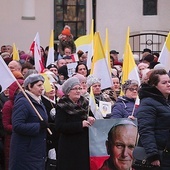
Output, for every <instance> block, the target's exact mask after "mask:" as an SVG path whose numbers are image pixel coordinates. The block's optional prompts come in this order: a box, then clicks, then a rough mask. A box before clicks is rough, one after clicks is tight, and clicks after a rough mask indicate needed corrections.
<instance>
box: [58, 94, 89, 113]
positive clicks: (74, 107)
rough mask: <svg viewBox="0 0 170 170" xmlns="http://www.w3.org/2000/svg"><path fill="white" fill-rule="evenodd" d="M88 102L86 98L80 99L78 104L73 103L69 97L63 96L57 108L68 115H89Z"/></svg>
mask: <svg viewBox="0 0 170 170" xmlns="http://www.w3.org/2000/svg"><path fill="white" fill-rule="evenodd" d="M88 105H89V104H88V101H87V100H86V99H85V98H84V97H82V96H81V97H80V99H79V100H78V102H77V103H73V102H72V101H71V99H69V97H68V96H63V97H62V98H61V99H60V100H59V102H58V103H57V107H59V108H61V109H63V110H64V111H65V112H67V113H68V114H71V115H73V114H82V115H87V114H88Z"/></svg>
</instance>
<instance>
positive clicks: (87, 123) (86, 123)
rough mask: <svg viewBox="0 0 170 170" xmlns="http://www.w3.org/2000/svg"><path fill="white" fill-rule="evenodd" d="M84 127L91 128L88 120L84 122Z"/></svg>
mask: <svg viewBox="0 0 170 170" xmlns="http://www.w3.org/2000/svg"><path fill="white" fill-rule="evenodd" d="M82 126H83V127H89V126H91V124H90V123H89V122H88V121H87V120H83V122H82Z"/></svg>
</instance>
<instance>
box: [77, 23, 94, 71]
mask: <svg viewBox="0 0 170 170" xmlns="http://www.w3.org/2000/svg"><path fill="white" fill-rule="evenodd" d="M93 25H94V21H93V20H92V24H91V30H90V34H88V35H84V36H81V37H79V38H77V39H76V40H75V45H76V52H77V51H79V50H82V51H83V52H88V54H87V67H88V68H89V69H90V68H91V58H92V56H93V35H94V31H93V27H94V26H93Z"/></svg>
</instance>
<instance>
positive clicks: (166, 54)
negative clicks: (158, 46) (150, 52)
mask: <svg viewBox="0 0 170 170" xmlns="http://www.w3.org/2000/svg"><path fill="white" fill-rule="evenodd" d="M158 61H159V62H160V63H161V64H163V65H164V67H165V69H166V71H167V72H169V70H170V33H169V34H168V35H167V37H166V41H165V43H164V46H163V48H162V51H161V53H160V56H159V59H158Z"/></svg>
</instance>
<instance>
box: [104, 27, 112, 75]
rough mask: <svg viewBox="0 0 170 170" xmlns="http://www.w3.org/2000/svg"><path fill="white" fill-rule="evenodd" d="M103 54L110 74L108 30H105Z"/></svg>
mask: <svg viewBox="0 0 170 170" xmlns="http://www.w3.org/2000/svg"><path fill="white" fill-rule="evenodd" d="M104 52H105V56H106V61H107V64H108V67H109V70H110V73H111V65H110V46H109V33H108V29H107V28H106V37H105V44H104Z"/></svg>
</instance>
